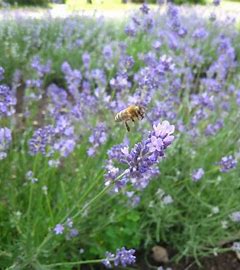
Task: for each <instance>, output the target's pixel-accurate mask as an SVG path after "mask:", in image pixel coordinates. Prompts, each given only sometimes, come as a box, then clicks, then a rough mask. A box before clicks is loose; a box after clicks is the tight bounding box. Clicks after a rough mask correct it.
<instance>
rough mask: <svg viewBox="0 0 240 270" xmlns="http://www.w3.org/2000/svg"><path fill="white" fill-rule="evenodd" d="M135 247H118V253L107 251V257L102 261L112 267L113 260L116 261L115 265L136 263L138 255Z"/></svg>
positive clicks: (124, 265)
mask: <svg viewBox="0 0 240 270" xmlns="http://www.w3.org/2000/svg"><path fill="white" fill-rule="evenodd" d="M134 254H135V250H134V249H129V250H127V249H126V248H125V247H122V248H121V249H117V251H116V254H113V253H110V252H106V258H105V259H104V260H103V261H102V263H103V264H104V265H105V266H106V267H107V268H112V264H111V262H113V263H114V266H118V265H120V266H123V267H126V266H127V265H131V264H134V263H135V261H136V256H135V255H134Z"/></svg>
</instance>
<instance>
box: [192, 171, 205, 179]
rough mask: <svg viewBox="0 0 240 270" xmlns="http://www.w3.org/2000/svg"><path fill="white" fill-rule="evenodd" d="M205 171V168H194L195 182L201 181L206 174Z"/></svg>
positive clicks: (193, 177)
mask: <svg viewBox="0 0 240 270" xmlns="http://www.w3.org/2000/svg"><path fill="white" fill-rule="evenodd" d="M204 173H205V172H204V170H203V168H199V169H197V170H194V171H193V173H192V180H193V181H194V182H197V181H199V180H200V179H201V178H202V177H203V176H204Z"/></svg>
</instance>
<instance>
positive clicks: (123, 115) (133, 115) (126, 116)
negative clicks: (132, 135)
mask: <svg viewBox="0 0 240 270" xmlns="http://www.w3.org/2000/svg"><path fill="white" fill-rule="evenodd" d="M144 115H145V108H144V107H143V106H141V105H131V106H129V107H127V108H126V109H124V110H122V111H120V112H119V113H117V114H116V116H115V121H116V122H122V121H124V123H125V125H126V128H127V131H128V132H129V131H130V127H129V125H128V123H127V122H128V121H130V120H131V121H133V122H135V120H141V119H143V118H144Z"/></svg>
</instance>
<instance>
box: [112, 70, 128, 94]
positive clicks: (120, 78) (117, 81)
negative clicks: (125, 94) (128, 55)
mask: <svg viewBox="0 0 240 270" xmlns="http://www.w3.org/2000/svg"><path fill="white" fill-rule="evenodd" d="M110 85H111V87H112V88H114V89H116V90H118V91H122V90H125V89H128V88H130V87H131V84H130V82H129V81H128V78H127V74H119V75H117V76H116V78H113V79H111V80H110Z"/></svg>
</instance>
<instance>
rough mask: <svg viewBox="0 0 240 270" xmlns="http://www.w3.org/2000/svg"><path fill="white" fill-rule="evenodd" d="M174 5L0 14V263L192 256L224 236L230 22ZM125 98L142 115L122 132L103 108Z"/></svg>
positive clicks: (235, 142) (66, 264)
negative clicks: (111, 16) (167, 253)
mask: <svg viewBox="0 0 240 270" xmlns="http://www.w3.org/2000/svg"><path fill="white" fill-rule="evenodd" d="M215 2H216V3H215V4H218V3H217V2H218V1H215ZM212 8H213V7H212ZM183 13H184V12H183V10H182V9H179V8H177V7H175V6H173V5H169V6H167V7H166V12H164V9H163V10H161V9H160V10H157V11H156V10H155V11H151V10H150V9H149V7H148V6H147V5H146V4H144V5H143V6H142V7H141V9H140V10H139V12H137V13H136V14H132V16H131V17H129V18H128V20H127V21H126V22H122V23H114V24H112V23H109V22H108V21H107V20H105V19H104V18H100V17H99V18H98V17H97V18H95V19H92V18H86V17H84V16H83V17H74V16H73V17H69V18H65V19H56V20H53V19H52V18H46V19H43V20H39V21H35V20H31V19H23V18H21V16H19V17H18V18H16V19H15V20H13V21H9V20H7V19H6V20H3V22H2V23H1V25H0V40H1V42H0V49H1V51H2V52H3V53H2V54H1V57H0V160H1V163H0V172H1V180H0V185H1V188H0V194H1V196H0V230H1V245H0V246H1V248H0V267H1V268H3V269H7V268H8V269H28V268H33V269H51V268H52V269H56V267H62V268H63V269H67V268H71V267H73V266H80V265H82V264H88V263H92V264H93V263H100V264H101V265H102V266H104V265H105V266H106V267H110V266H113V267H114V266H115V267H117V266H120V265H121V266H123V267H125V266H127V265H129V264H133V265H134V264H135V263H136V260H137V258H136V255H135V251H134V250H138V249H141V248H145V249H146V250H148V249H149V248H151V247H152V246H153V245H156V244H159V243H160V244H161V245H166V246H171V247H172V248H173V249H175V250H176V256H175V257H174V258H171V259H172V260H174V259H176V260H177V259H180V258H181V257H182V256H194V257H195V259H196V260H197V259H198V258H199V257H200V256H206V255H209V254H213V253H214V254H215V253H216V252H222V251H225V249H223V247H222V246H221V245H219V243H222V242H226V241H227V239H229V238H230V239H232V241H233V242H234V243H238V240H239V211H240V210H239V202H238V200H239V199H238V198H239V195H240V194H239V181H238V178H239V165H238V164H239V162H238V160H239V147H240V140H239V135H240V134H239V128H238V121H239V117H240V114H239V104H240V102H239V97H240V94H239V92H240V90H239V75H238V71H239V45H238V44H239V35H238V32H237V31H238V30H237V28H236V27H235V25H234V22H232V21H230V20H229V19H226V20H223V19H221V18H220V20H218V18H217V16H216V19H214V20H213V19H212V17H211V18H210V19H208V17H206V18H205V19H204V18H200V17H198V16H197V14H191V13H190V14H189V15H188V16H186V15H184V14H183ZM159 14H161V16H159ZM13 60H14V61H13ZM131 104H140V105H142V106H145V107H146V117H145V118H144V119H143V120H142V121H140V122H138V123H131V124H132V125H133V127H132V129H131V132H129V133H127V132H126V131H125V128H124V126H123V125H121V123H114V115H115V114H116V113H117V112H119V111H120V110H122V109H125V108H126V107H127V106H129V105H131ZM212 232H214V233H212ZM231 248H233V249H237V244H233V246H232V247H231ZM231 248H230V249H231ZM115 250H116V253H115V254H114V253H112V252H114V251H115ZM106 252H107V253H106Z"/></svg>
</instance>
